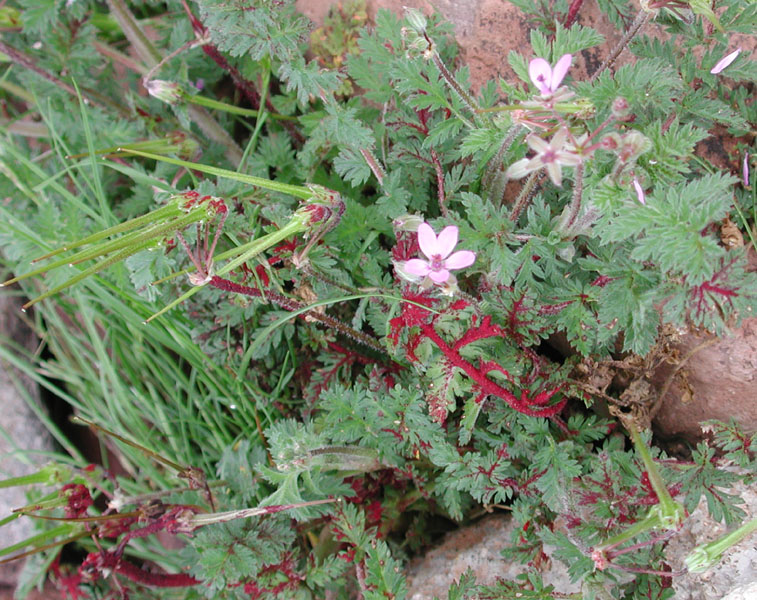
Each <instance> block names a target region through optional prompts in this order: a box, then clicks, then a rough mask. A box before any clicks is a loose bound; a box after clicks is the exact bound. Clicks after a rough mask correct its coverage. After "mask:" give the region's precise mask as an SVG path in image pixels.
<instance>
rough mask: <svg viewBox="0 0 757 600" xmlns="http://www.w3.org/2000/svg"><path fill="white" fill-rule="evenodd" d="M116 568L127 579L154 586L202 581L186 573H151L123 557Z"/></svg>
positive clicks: (194, 583) (198, 582)
mask: <svg viewBox="0 0 757 600" xmlns="http://www.w3.org/2000/svg"><path fill="white" fill-rule="evenodd" d="M115 570H116V573H119V574H120V575H123V576H124V577H126V578H127V579H131V580H132V581H135V582H137V583H142V584H144V585H149V586H152V587H162V588H169V587H188V586H191V585H198V584H200V583H202V582H201V581H200V580H199V579H195V578H194V577H192V576H191V575H187V574H186V573H176V574H170V573H150V572H148V571H144V570H142V569H140V568H139V567H138V566H137V565H135V564H132V563H130V562H127V561H125V560H123V559H122V560H120V561H118V564H117V565H116V566H115Z"/></svg>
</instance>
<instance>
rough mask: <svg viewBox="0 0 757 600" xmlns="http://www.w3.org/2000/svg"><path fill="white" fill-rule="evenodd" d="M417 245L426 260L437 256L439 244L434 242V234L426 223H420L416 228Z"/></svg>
mask: <svg viewBox="0 0 757 600" xmlns="http://www.w3.org/2000/svg"><path fill="white" fill-rule="evenodd" d="M418 245H419V246H420V247H421V252H423V254H425V255H426V256H427V257H428V258H431V257H432V256H434V255H435V254H439V244H438V243H437V241H436V234H435V233H434V230H433V229H431V225H429V224H428V223H421V224H420V225H419V226H418Z"/></svg>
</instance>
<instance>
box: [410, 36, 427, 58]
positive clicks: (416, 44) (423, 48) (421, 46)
mask: <svg viewBox="0 0 757 600" xmlns="http://www.w3.org/2000/svg"><path fill="white" fill-rule="evenodd" d="M428 49H429V43H428V41H427V40H426V39H425V38H422V37H421V36H417V37H416V38H415V39H414V40H412V41H411V42H410V43H409V44H408V45H407V51H406V52H405V55H406V56H407V58H410V59H413V58H418V57H419V56H423V57H424V58H425V55H426V52H428Z"/></svg>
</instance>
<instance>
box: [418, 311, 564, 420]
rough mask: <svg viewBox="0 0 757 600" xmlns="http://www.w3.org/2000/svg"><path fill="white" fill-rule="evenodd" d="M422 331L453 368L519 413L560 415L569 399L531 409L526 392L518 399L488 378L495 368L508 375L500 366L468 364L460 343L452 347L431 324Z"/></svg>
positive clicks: (485, 322) (543, 415) (483, 323)
mask: <svg viewBox="0 0 757 600" xmlns="http://www.w3.org/2000/svg"><path fill="white" fill-rule="evenodd" d="M487 321H488V319H485V320H484V322H482V325H481V328H482V329H483V328H484V326H485V325H488V323H487ZM421 331H422V333H423V335H425V336H426V337H427V338H428V339H430V340H431V341H432V342H434V344H436V346H437V347H438V348H439V350H441V352H442V354H444V356H445V358H446V359H447V360H448V361H449V363H450V364H451V365H452V366H454V367H457V368H458V369H460V370H462V371H464V372H465V373H466V375H468V377H470V378H471V379H473V381H475V382H476V383H477V384H478V386H479V388H480V389H481V391H482V392H484V393H486V394H488V395H491V396H496V397H498V398H502V400H504V401H505V402H507V404H508V405H509V406H510V407H511V408H513V409H515V410H517V411H518V412H520V413H523V414H525V415H528V416H531V417H551V416H553V415H556V414H557V413H559V412H560V411H561V410H562V409H563V407H564V406H565V403H566V402H567V399H566V398H563V399H562V400H561V401H560V402H558V403H557V404H555V405H554V406H550V407H547V408H541V409H532V408H530V407H529V404H530V402H529V398H528V396H527V394H526V391H525V390H523V392H522V394H521V398H520V399H518V398H517V397H516V396H515V395H514V394H513V393H512V392H510V391H509V390H507V389H505V388H503V387H502V386H501V385H499V384H497V383H495V382H493V381H492V380H491V379H489V378H488V377H487V373H488V371H491V370H493V369H494V368H499V369H500V370H501V371H502V372H503V373H504V374H506V372H505V371H504V369H501V367H498V365H495V364H494V363H491V362H482V366H481V367H480V368H476V367H474V366H473V365H472V364H471V363H470V362H468V361H467V360H466V359H464V358H463V357H462V356H461V355H460V354H459V352H458V349H459V348H460V347H461V346H460V342H458V343H456V344H455V348H452V347H450V346H449V345H448V344H447V343H446V342H445V341H444V340H443V339H442V338H441V336H440V335H439V334H438V333H437V332H436V330H435V329H434V326H433V324H431V323H427V324H424V325H421ZM467 335H468V334H467V333H466V336H467ZM492 335H494V333H491V334H490V335H488V336H476V335H471V336H470V337H468V338H466V339H470V340H471V341H472V339H473V338H474V337H475V338H477V339H481V338H482V337H491V336H492ZM464 337H465V336H464ZM556 391H557V390H556V389H555V390H551V391H550V392H542V393H541V394H539V395H537V396H536V397H535V399H538V400H539V402H542V398H541V396H542V395H545V394H549V395H550V396H551V395H552V394H554V393H556ZM547 399H548V398H547Z"/></svg>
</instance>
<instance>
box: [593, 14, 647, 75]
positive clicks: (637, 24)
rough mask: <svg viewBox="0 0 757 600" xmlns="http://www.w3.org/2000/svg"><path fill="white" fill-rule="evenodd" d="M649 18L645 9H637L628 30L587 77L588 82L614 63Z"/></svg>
mask: <svg viewBox="0 0 757 600" xmlns="http://www.w3.org/2000/svg"><path fill="white" fill-rule="evenodd" d="M651 18H652V13H650V12H647V11H645V10H641V11H639V14H637V15H636V18H635V19H634V21H633V23H631V26H630V27H629V28H628V31H626V32H625V33H624V34H623V37H622V38H620V41H619V42H618V43H617V44H616V45H615V47H614V48H613V49H612V50H611V51H610V54H609V55H608V57H607V58H606V59H605V60H604V62H603V63H602V64H601V65H599V68H598V69H597V70H596V71H594V74H593V75H592V76H591V77H590V78H589V81H590V82H592V81H594V80H596V79H597V77H599V76H600V75H601V74H602V73H603V72H604V71H605V69H608V68H610V67H612V66H613V65H614V64H615V61H616V60H618V57H619V56H620V53H621V52H623V50H624V49H625V47H626V46H628V44H629V43H630V42H631V40H632V39H633V38H634V37H635V36H636V34H637V33H639V32H640V31H641V30H642V29H643V27H644V26H645V25H646V24H647V23H648V22H649V21H650V19H651Z"/></svg>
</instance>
